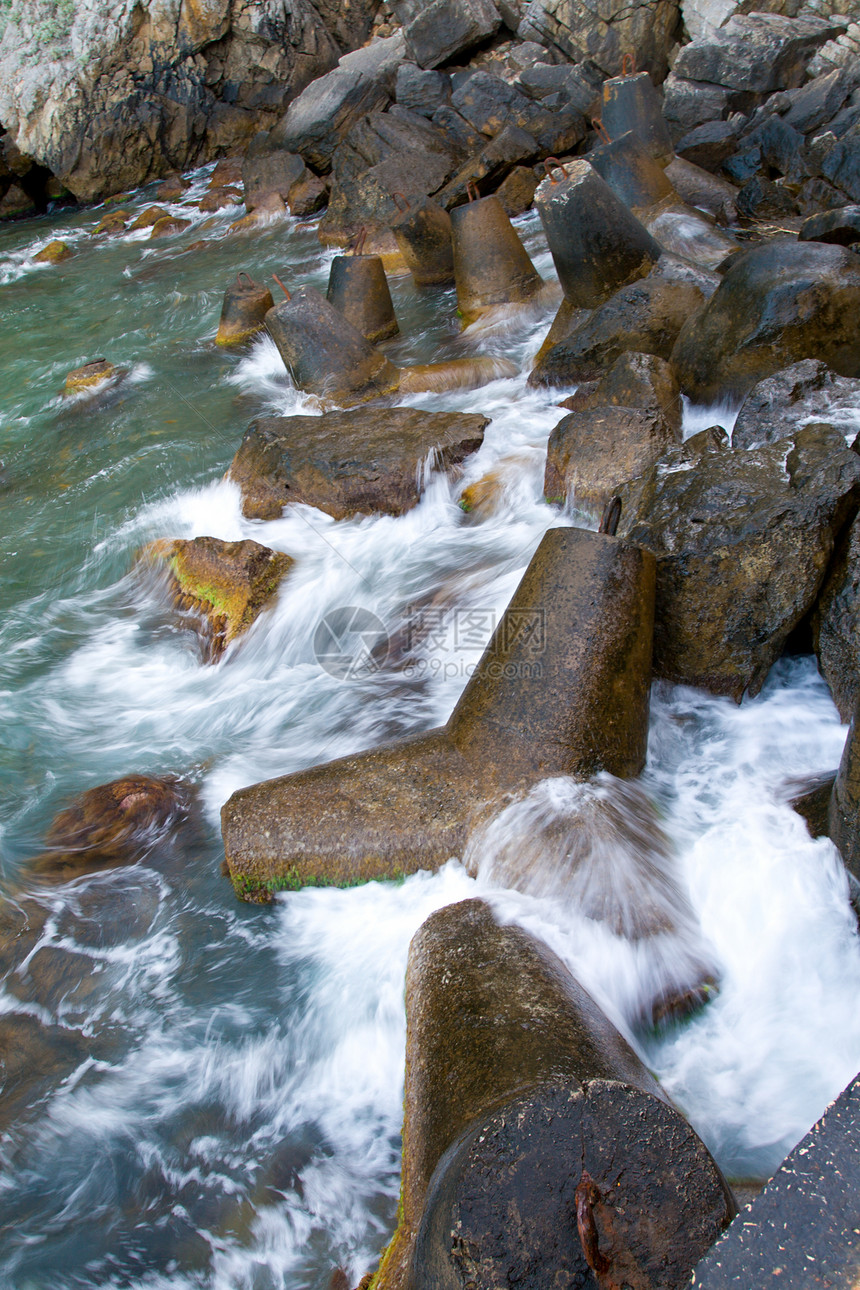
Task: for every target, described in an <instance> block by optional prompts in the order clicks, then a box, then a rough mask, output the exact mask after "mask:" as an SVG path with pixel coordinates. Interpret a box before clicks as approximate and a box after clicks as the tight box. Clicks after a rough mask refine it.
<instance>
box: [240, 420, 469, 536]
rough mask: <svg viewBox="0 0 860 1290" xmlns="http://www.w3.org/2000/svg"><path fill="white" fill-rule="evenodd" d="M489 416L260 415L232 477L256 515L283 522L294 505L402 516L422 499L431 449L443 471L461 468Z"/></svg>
mask: <svg viewBox="0 0 860 1290" xmlns="http://www.w3.org/2000/svg"><path fill="white" fill-rule="evenodd" d="M488 425H489V420H488V418H487V417H483V416H480V415H479V414H477V413H465V412H423V411H418V410H415V409H412V408H360V409H359V408H357V409H355V410H353V411H350V412H326V413H324V415H323V416H321V417H304V416H296V417H260V418H259V419H258V420H256V421H254V422H252V424H251V426H250V427H249V429H248V430H247V432H246V433H245V437H244V439H243V440H242V444H241V447H240V448H239V451H238V452H237V453H236V456H235V457H234V458H233V461H232V463H231V465H230V471H229V475H230V478H231V479H233V480H234V481H235V482H236V483H237V484H238V485H239V487H240V489H241V490H242V513H243V514H244V515H245V516H247V517H248V518H249V519H267V520H270V519H276V518H277V517H278V516H279V515H280V514H281V511H282V510H283V508H284V507H285V506H286V505H288V504H289V503H290V502H305V503H307V504H308V505H310V506H318V507H319V508H320V510H324V511H326V512H327V513H328V514H329V515H332V516H334V518H335V519H344V518H346V517H347V516H349V515H358V514H368V513H373V512H379V511H381V512H383V513H384V514H387V515H402V514H403V512H404V511H407V510H409V509H410V507H412V506H415V505H416V503H417V502H418V499H419V497H420V487H419V483H418V472H419V469H420V467H421V466H422V464H423V463H424V461H425V460H426V459H427V456H428V454H429V453H433V454H434V458H435V461H436V464H437V468H439V469H446V468H448V467H450V466H454V465H458V464H459V463H460V462H461V461H463V460H464V459H465V458H466V457H468V456H469V455H470V453H473V452H476V451H477V449H478V448H479V447H480V446H481V443H482V441H483V437H484V430H485V428H486V427H487V426H488Z"/></svg>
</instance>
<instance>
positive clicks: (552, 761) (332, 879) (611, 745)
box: [222, 528, 654, 900]
mask: <svg viewBox="0 0 860 1290" xmlns="http://www.w3.org/2000/svg"><path fill="white" fill-rule="evenodd" d="M653 576H654V563H653V557H652V556H651V554H650V553H649V552H644V551H641V550H639V549H638V548H635V547H631V546H628V545H627V544H626V543H623V542H619V541H618V539H616V538H613V537H609V536H608V535H607V534H598V533H591V532H589V531H587V530H582V529H573V528H556V529H551V530H550V531H549V532H548V533H547V534H546V535H545V537H544V538H543V540H542V542H541V544H540V546H539V548H538V550H537V552H536V553H535V555H534V557H533V558H532V561H531V563H530V565H529V567H528V569H527V570H526V573H525V575H524V577H523V579H522V581H521V582H520V585H519V587H518V588H517V590H516V592H515V594H514V597H513V599H512V601H511V603H510V604H509V606H508V608H507V610H506V611H505V614H504V615H503V618H502V621H501V623H500V624H499V626H498V628H497V629H496V632H495V633H494V635H493V638H492V639H491V641H490V643H489V645H488V646H487V649H486V650H485V652H484V654H483V656H482V658H481V661H480V662H479V664H478V666H477V668H476V669H475V671H474V672H473V673H472V675H471V677H470V679H469V682H468V684H467V686H466V689H465V690H464V692H463V694H462V696H461V698H460V701H459V702H458V704H457V706H456V708H455V709H454V712H453V713H452V715H451V717H450V718H449V721H448V723H447V725H446V726H445V727H443V728H442V729H437V730H433V731H430V732H428V733H427V734H423V735H418V736H413V737H410V738H407V739H401V740H397V741H394V742H393V743H389V744H386V745H383V746H382V747H381V748H377V749H375V750H373V751H370V752H366V753H362V754H359V755H358V756H353V757H345V758H341V759H340V760H338V761H335V762H331V763H329V765H327V766H318V767H315V768H314V769H312V770H309V771H303V772H300V773H298V774H295V775H287V776H285V777H283V778H281V779H276V780H270V781H269V782H268V783H264V784H257V785H255V786H253V787H251V788H247V789H242V790H241V791H240V792H238V793H234V795H233V797H232V798H231V799H230V801H229V802H228V803H227V804H226V806H225V807H224V810H223V812H222V833H223V836H224V842H225V852H226V856H227V864H228V867H229V871H230V875H231V878H232V880H233V886H234V888H235V890H236V892H237V894H238V895H240V896H242V897H243V898H245V899H248V900H269V899H271V896H272V893H273V891H276V890H278V889H280V888H283V887H290V886H293V887H296V886H303V885H305V884H307V883H317V884H329V885H340V886H343V885H349V884H352V883H356V882H366V881H369V880H371V879H374V878H380V877H388V878H391V877H396V876H397V875H398V873H411V872H414V871H415V870H416V869H418V868H419V867H420V868H436V867H438V866H439V865H440V864H444V863H445V861H446V860H447V859H449V857H451V856H452V855H462V854H463V848H464V846H465V845H466V842H467V839H468V835H469V832H470V830H471V828H472V827H473V826H474V824H475V823H476V822H477V820H478V819H479V818H480V816H481V814H482V812H484V811H486V810H487V809H488V807H489V805H490V803H492V802H493V801H497V800H498V797H499V795H500V794H504V793H506V792H508V791H510V790H512V789H515V790H516V791H521V790H523V789H528V788H529V787H530V786H531V785H532V784H534V783H535V782H536V781H537V780H540V779H544V778H546V777H547V776H550V775H558V774H564V775H571V776H574V777H576V778H588V777H590V776H591V775H593V774H595V773H596V772H597V771H598V770H608V771H609V772H610V773H611V774H614V775H616V776H618V777H619V778H625V777H628V776H630V775H636V774H638V773H639V772H640V770H641V769H642V766H643V764H644V757H645V744H646V736H647V728H648V688H649V677H650V656H651V632H652V627H653V586H654V584H653ZM350 621H351V620H350ZM376 624H377V626H376V637H375V639H376V641H377V643H379V634H380V629H379V624H378V620H376ZM334 626H335V627H336V628H337V633H336V635H337V643H336V651H337V657H336V658H335V659H334V660H333V662H334V663H335V664H336V665H337V667H338V669H340V668H341V666H342V663H343V659H342V655H343V653H344V652H346V654H347V659H346V663H347V665H348V667H351V666H352V662H351V657H350V654H349V650H348V649H345V646H344V645H343V644H342V643H341V642H342V641H343V640H345V639H348V632H347V628H348V626H349V624H348V623H341V622H340V621H339V622H338V623H336V624H335V625H334ZM353 630H354V631H357V628H354V629H353ZM595 640H600V643H601V648H600V649H599V650H595V649H594V647H593V646H594V641H595ZM381 647H382V648H383V649H384V633H383V635H382V642H381ZM321 648H323V649H325V650H326V651H328V654H329V656H330V655H331V653H332V652H333V651H332V642H331V640H330V638H329V637H328V636H326V638H325V640H323V641H322V643H321ZM370 648H371V644H370V642H368V641H367V640H366V639H365V640H364V644H363V650H364V652H365V654H366V653H367V652H368V651H369V650H370ZM318 657H319V655H318ZM326 666H327V667H328V668H331V666H332V662H331V661H327V662H326ZM335 674H336V675H341V676H342V675H350V674H351V673H350V672H349V671H346V672H344V671H342V670H338V671H336V673H335ZM359 674H360V673H359Z"/></svg>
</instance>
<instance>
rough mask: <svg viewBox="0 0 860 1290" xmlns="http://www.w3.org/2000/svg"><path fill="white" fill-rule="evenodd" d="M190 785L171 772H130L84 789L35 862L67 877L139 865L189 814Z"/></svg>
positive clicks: (37, 869)
mask: <svg viewBox="0 0 860 1290" xmlns="http://www.w3.org/2000/svg"><path fill="white" fill-rule="evenodd" d="M191 804H192V797H191V789H190V787H189V785H187V784H184V783H183V782H182V781H181V780H179V779H177V778H175V776H172V775H163V776H160V777H155V776H152V775H126V776H124V777H123V778H122V779H115V780H112V781H111V782H110V783H109V784H99V785H98V787H96V788H90V789H87V791H86V792H85V793H81V795H80V797H78V798H76V799H75V801H74V802H73V803H72V805H71V806H69V807H67V808H66V810H64V811H61V812H60V813H59V815H57V816H56V817H55V818H54V820H53V822H52V824H51V827H50V828H49V829H48V832H47V833H46V834H45V845H46V847H47V848H48V849H47V850H46V851H45V852H44V853H43V854H42V855H41V856H39V857H37V858H36V859H35V860H34V861H33V862H32V863H31V865H30V868H31V871H32V872H33V873H36V874H38V875H39V876H40V877H43V878H50V879H51V880H52V881H61V882H62V881H66V880H67V879H69V878H73V877H76V876H77V875H78V874H81V873H88V872H90V871H91V870H94V869H100V868H104V867H106V866H109V865H121V864H135V863H136V862H137V861H139V860H141V859H143V858H144V857H145V856H147V855H148V854H149V853H150V852H151V851H152V850H153V848H154V847H156V846H158V845H160V844H161V843H163V842H164V841H165V840H166V839H167V838H168V837H169V836H170V835H171V834H172V833H173V832H174V831H175V830H176V829H177V828H178V827H179V826H180V825H182V824H183V823H184V822H185V821H186V820H187V819H188V816H189V812H190V810H191Z"/></svg>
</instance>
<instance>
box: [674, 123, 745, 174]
mask: <svg viewBox="0 0 860 1290" xmlns="http://www.w3.org/2000/svg"><path fill="white" fill-rule="evenodd" d="M740 128H741V123H740V122H738V121H706V122H705V123H704V125H697V126H696V127H695V128H694V129H693V130H691V131H690V132H689V134H685V135H684V137H683V139H679V140H678V141H677V143H676V144H675V152H676V153H677V155H678V156H679V157H681V158H682V160H684V161H689V162H690V163H691V164H692V165H694V166H701V168H702V170H710V171H711V172H712V173H713V174H716V172H717V171H718V170H719V169H720V167H721V166H722V164H723V162H724V161H725V160H726V159H727V158H728V157H730V156H731V155H732V153H733V152H736V151H737V144H738V134H739V133H740Z"/></svg>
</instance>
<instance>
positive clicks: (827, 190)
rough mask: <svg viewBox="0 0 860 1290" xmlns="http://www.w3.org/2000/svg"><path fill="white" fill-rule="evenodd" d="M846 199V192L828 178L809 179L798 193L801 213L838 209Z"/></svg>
mask: <svg viewBox="0 0 860 1290" xmlns="http://www.w3.org/2000/svg"><path fill="white" fill-rule="evenodd" d="M844 201H845V194H844V193H841V192H840V191H839V189H838V188H834V187H833V185H832V184H829V183H828V182H827V180H826V179H807V181H806V183H805V184H802V185H801V188H800V192H799V193H798V194H797V205H798V208H799V210H800V213H801V215H805V216H809V215H820V214H821V212H822V211H829V210H838V209H839V208H840V207H841V206H842V205H843V203H844ZM814 240H821V239H814Z"/></svg>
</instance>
